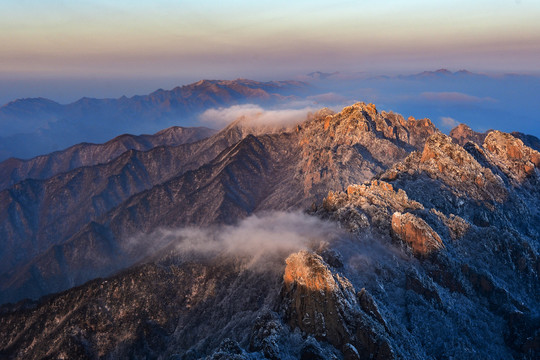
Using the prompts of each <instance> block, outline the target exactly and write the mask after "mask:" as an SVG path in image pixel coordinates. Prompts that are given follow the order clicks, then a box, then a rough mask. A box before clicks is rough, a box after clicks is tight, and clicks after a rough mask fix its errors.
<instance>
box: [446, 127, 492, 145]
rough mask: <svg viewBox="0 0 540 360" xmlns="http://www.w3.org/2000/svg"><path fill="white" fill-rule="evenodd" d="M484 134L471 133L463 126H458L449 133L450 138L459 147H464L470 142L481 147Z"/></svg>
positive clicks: (470, 130)
mask: <svg viewBox="0 0 540 360" xmlns="http://www.w3.org/2000/svg"><path fill="white" fill-rule="evenodd" d="M486 136H487V134H486V133H480V132H476V131H473V130H472V129H471V128H470V127H468V126H467V125H465V124H459V125H458V126H456V127H455V128H453V129H452V130H451V131H450V137H451V138H452V139H454V140H455V141H456V142H457V143H458V144H459V145H461V146H465V144H466V143H468V142H469V141H472V142H473V143H475V144H477V145H478V146H482V144H483V143H484V139H485V138H486Z"/></svg>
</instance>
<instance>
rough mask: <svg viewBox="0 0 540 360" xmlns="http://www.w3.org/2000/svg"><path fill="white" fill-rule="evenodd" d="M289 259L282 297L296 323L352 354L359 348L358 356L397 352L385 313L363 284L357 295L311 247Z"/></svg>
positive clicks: (387, 355)
mask: <svg viewBox="0 0 540 360" xmlns="http://www.w3.org/2000/svg"><path fill="white" fill-rule="evenodd" d="M286 263H287V266H286V267H285V273H284V275H283V283H284V285H283V290H282V298H283V300H282V302H283V303H284V305H283V306H284V311H285V320H286V322H287V323H288V324H289V325H290V326H291V327H292V328H300V329H301V330H302V331H303V332H305V333H307V334H311V335H313V336H315V338H316V339H319V340H325V341H328V342H329V343H331V344H332V345H334V346H335V347H337V348H339V349H341V350H342V351H343V352H344V353H346V354H347V356H346V358H348V359H353V358H355V356H354V355H355V354H356V355H357V356H359V357H358V358H359V359H368V358H369V359H393V358H394V353H393V351H392V348H391V345H390V343H389V342H388V339H387V338H386V332H385V329H384V326H383V325H382V324H381V320H382V318H381V316H380V314H379V313H378V310H377V307H376V305H375V304H374V302H373V299H372V298H371V296H369V295H367V294H366V292H365V289H364V290H363V292H361V293H359V295H358V297H357V295H356V290H355V289H354V286H353V285H352V284H351V283H350V281H349V280H348V279H347V278H345V277H343V276H341V275H340V274H339V273H333V272H332V271H331V270H330V268H329V267H328V265H327V264H326V263H325V262H324V260H323V259H322V258H321V257H320V256H319V255H317V254H314V253H311V252H308V251H302V252H299V253H294V254H292V255H290V256H289V257H288V258H287V260H286ZM360 303H361V304H362V305H363V306H362V305H360ZM363 308H364V309H366V310H367V312H366V311H364V310H363ZM382 322H383V323H384V321H382Z"/></svg>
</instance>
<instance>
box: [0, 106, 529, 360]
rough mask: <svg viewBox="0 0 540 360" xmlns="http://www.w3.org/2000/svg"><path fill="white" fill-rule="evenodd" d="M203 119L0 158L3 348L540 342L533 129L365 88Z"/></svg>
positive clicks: (118, 351) (284, 350) (513, 351)
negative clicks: (209, 125)
mask: <svg viewBox="0 0 540 360" xmlns="http://www.w3.org/2000/svg"><path fill="white" fill-rule="evenodd" d="M185 131H187V130H182V132H185ZM194 131H195V130H194ZM186 134H188V132H186ZM191 134H192V135H190V136H187V137H186V138H183V137H178V138H176V139H177V140H174V141H172V140H167V139H168V138H169V137H168V136H166V137H163V136H162V137H157V138H155V141H156V142H155V143H149V142H145V143H144V144H145V145H144V147H141V148H138V147H131V148H129V149H126V151H116V150H115V151H114V152H113V151H111V150H110V147H108V146H106V145H103V146H100V147H99V146H98V147H93V148H92V150H91V151H90V150H85V149H82V148H81V150H76V149H75V148H74V149H73V150H69V151H66V152H64V153H58V154H55V155H49V157H48V158H44V159H49V160H47V161H48V162H49V163H51V164H57V165H55V167H58V169H61V170H58V171H52V170H50V171H52V172H51V173H46V172H44V171H45V170H44V169H45V168H42V167H39V166H41V165H39V164H41V162H40V161H38V160H34V161H33V160H30V161H26V162H18V163H15V162H13V161H11V162H9V163H0V168H4V169H8V168H9V169H10V174H17V176H20V179H18V178H16V177H14V176H15V175H12V176H11V177H9V178H8V179H7V180H4V182H3V186H4V187H5V189H4V190H2V191H1V192H0V199H1V202H0V204H1V205H0V241H1V244H0V259H1V260H2V261H1V265H0V289H1V293H0V300H1V301H2V303H3V305H2V306H1V307H0V358H6V359H45V358H47V359H49V358H54V359H62V358H63V359H68V358H69V359H71V358H80V359H98V358H99V359H116V358H133V359H185V360H187V359H347V360H349V359H381V360H382V359H522V360H526V359H537V358H539V357H540V305H539V304H540V288H539V284H540V279H539V274H540V153H539V152H538V147H537V144H539V143H540V141H539V140H538V139H536V138H534V137H533V136H530V135H524V134H519V133H512V134H508V133H503V132H500V131H497V130H491V131H488V132H487V133H477V132H474V131H473V130H471V129H470V128H468V127H467V126H466V125H459V126H458V127H457V128H456V129H454V130H452V131H451V132H450V136H448V135H445V134H443V133H442V132H440V131H439V130H438V129H437V128H436V127H435V126H434V125H433V124H432V123H431V121H430V120H428V119H420V120H417V119H414V118H408V119H405V118H404V117H402V116H401V115H398V114H395V113H392V112H385V111H379V110H378V109H377V108H376V107H375V106H374V105H373V104H366V103H357V104H353V105H351V106H347V107H345V108H343V109H342V111H340V112H337V113H334V112H332V111H331V110H328V109H322V110H320V111H318V112H315V113H312V114H309V115H308V116H307V117H306V118H305V119H304V120H303V121H301V122H298V123H294V124H285V125H283V124H281V125H280V126H273V125H271V124H263V125H260V124H253V123H250V122H249V120H248V119H246V118H243V119H239V120H237V121H235V122H233V123H232V124H230V125H229V126H227V127H226V128H224V129H222V130H221V131H219V132H217V133H211V132H203V133H199V132H198V131H195V132H192V133H191ZM196 134H198V135H196ZM156 135H157V134H156ZM146 140H148V139H146ZM115 141H117V140H115ZM138 141H139V140H137V143H138ZM119 146H120V145H119ZM118 148H121V147H116V146H115V149H118ZM77 149H78V148H77ZM75 150H76V151H75ZM76 153H80V154H83V153H88V154H91V156H90V155H88V157H86V156H85V157H84V159H89V160H87V162H86V163H84V164H83V163H77V162H75V161H74V160H68V159H75V158H76V157H75V155H73V154H76ZM62 159H63V160H62ZM81 159H82V157H81ZM68 162H69V163H71V164H72V165H73V166H66V167H61V166H60V164H66V163H68ZM79 165H80V166H79ZM62 166H64V165H62ZM32 169H34V170H32ZM33 171H34V172H36V173H40V174H43V176H41V177H40V178H34V177H33V175H32V174H33ZM48 171H49V170H48ZM25 174H26V175H25Z"/></svg>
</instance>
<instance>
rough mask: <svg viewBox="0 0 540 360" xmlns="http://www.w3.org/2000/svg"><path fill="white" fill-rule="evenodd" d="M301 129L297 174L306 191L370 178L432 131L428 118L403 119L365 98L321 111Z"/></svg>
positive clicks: (421, 143)
mask: <svg viewBox="0 0 540 360" xmlns="http://www.w3.org/2000/svg"><path fill="white" fill-rule="evenodd" d="M299 129H300V130H299V131H300V146H301V151H302V152H301V154H302V159H301V161H300V164H299V169H298V173H299V174H298V176H300V177H301V178H303V179H304V191H305V192H308V193H309V192H313V191H320V190H322V188H328V187H330V188H334V189H340V188H344V187H346V186H347V185H349V184H350V183H351V181H350V180H351V179H355V178H356V179H358V178H364V179H366V180H368V179H370V178H371V177H373V176H374V175H376V174H377V173H379V172H381V171H382V170H384V169H386V168H388V167H389V166H390V165H391V164H393V163H395V162H396V161H398V160H402V159H404V158H405V157H406V156H407V154H409V153H410V152H411V151H413V150H415V149H417V148H421V147H422V146H423V145H424V143H425V140H426V139H427V138H428V137H429V135H431V134H433V133H434V132H435V131H436V128H435V126H434V125H433V124H432V123H431V121H429V120H428V119H423V120H415V119H413V118H410V119H409V120H405V119H404V118H403V117H402V116H401V115H398V114H394V113H392V112H390V113H387V112H384V111H383V112H378V111H377V109H376V108H375V105H373V104H365V103H357V104H354V105H352V106H348V107H345V108H344V109H343V110H342V111H341V112H339V113H337V114H334V113H332V112H330V111H328V110H324V111H320V112H319V113H317V114H314V116H313V117H312V118H311V119H310V120H308V121H307V122H305V123H303V124H301V125H300V127H299Z"/></svg>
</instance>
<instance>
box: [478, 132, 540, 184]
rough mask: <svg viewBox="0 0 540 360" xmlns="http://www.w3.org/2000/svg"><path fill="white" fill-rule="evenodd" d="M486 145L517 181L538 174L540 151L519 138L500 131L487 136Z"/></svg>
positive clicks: (501, 167) (500, 164)
mask: <svg viewBox="0 0 540 360" xmlns="http://www.w3.org/2000/svg"><path fill="white" fill-rule="evenodd" d="M484 147H485V148H486V149H487V150H489V152H490V153H491V154H492V159H493V161H494V162H495V164H496V165H497V166H498V167H499V168H500V169H501V170H502V171H503V172H504V173H505V174H506V175H508V176H509V177H510V178H512V179H513V180H514V181H515V182H517V183H522V182H524V181H525V180H526V179H527V178H529V177H537V176H538V171H539V170H538V168H539V167H540V153H539V152H538V151H536V150H533V149H531V148H530V147H528V146H525V144H523V141H521V140H520V139H518V138H515V137H514V136H512V135H510V134H507V133H503V132H500V131H491V132H489V133H488V135H487V136H486V139H485V142H484Z"/></svg>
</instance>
